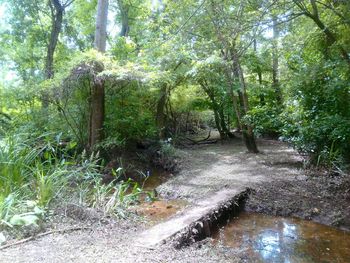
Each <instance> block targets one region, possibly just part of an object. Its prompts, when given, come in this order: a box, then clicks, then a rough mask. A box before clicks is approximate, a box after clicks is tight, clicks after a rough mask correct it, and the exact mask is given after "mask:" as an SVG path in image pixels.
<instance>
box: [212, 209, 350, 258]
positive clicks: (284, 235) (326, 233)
mask: <svg viewBox="0 0 350 263" xmlns="http://www.w3.org/2000/svg"><path fill="white" fill-rule="evenodd" d="M213 238H214V242H216V243H217V242H221V243H222V244H223V245H225V246H228V247H231V248H234V249H235V250H236V251H237V252H238V253H239V254H240V255H241V257H242V258H243V259H245V260H247V261H246V262H269V263H270V262H282V263H294V262H296V263H303V262H342V263H343V262H344V263H348V262H350V232H345V231H341V230H338V229H335V228H332V227H329V226H325V225H321V224H318V223H314V222H311V221H306V220H301V219H295V218H283V217H273V216H267V215H263V214H258V213H245V212H243V213H241V214H240V215H239V217H238V218H235V219H234V220H232V221H231V222H230V223H229V224H228V225H226V226H225V227H224V228H223V229H221V230H220V231H218V232H216V233H215V234H214V236H213Z"/></svg>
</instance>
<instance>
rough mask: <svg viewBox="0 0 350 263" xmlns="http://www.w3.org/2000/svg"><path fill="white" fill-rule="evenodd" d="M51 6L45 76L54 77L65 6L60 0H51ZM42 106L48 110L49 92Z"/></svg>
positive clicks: (45, 95)
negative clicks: (54, 63) (55, 58)
mask: <svg viewBox="0 0 350 263" xmlns="http://www.w3.org/2000/svg"><path fill="white" fill-rule="evenodd" d="M49 6H50V10H51V33H50V40H49V44H48V46H47V53H46V59H45V78H46V79H52V78H53V77H54V67H53V62H54V54H55V50H56V46H57V43H58V37H59V35H60V33H61V30H62V22H63V12H64V8H65V7H64V6H63V5H62V4H61V3H60V1H59V0H50V1H49ZM41 101H42V108H43V109H44V110H45V111H46V110H47V108H48V107H49V101H50V98H49V94H48V93H47V92H46V91H44V92H43V94H42V96H41Z"/></svg>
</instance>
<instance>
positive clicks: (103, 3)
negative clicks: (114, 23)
mask: <svg viewBox="0 0 350 263" xmlns="http://www.w3.org/2000/svg"><path fill="white" fill-rule="evenodd" d="M107 18H108V0H98V3H97V17H96V30H95V43H94V46H95V49H96V50H98V51H100V52H102V53H104V52H105V51H106V39H107Z"/></svg>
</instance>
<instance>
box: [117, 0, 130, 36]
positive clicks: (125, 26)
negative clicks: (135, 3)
mask: <svg viewBox="0 0 350 263" xmlns="http://www.w3.org/2000/svg"><path fill="white" fill-rule="evenodd" d="M118 7H119V11H120V16H121V22H122V27H121V29H120V33H119V36H121V37H127V36H128V35H129V31H130V26H129V6H127V5H125V4H124V3H123V0H118Z"/></svg>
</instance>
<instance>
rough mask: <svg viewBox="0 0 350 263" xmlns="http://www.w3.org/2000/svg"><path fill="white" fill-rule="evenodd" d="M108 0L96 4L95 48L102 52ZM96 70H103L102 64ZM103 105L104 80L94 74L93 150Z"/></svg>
mask: <svg viewBox="0 0 350 263" xmlns="http://www.w3.org/2000/svg"><path fill="white" fill-rule="evenodd" d="M107 17H108V0H99V1H98V4H97V16H96V30H95V42H94V43H95V44H94V46H95V49H96V50H98V51H99V52H102V53H104V52H105V51H106V40H107ZM99 67H100V69H99V70H98V71H100V72H102V71H103V65H100V66H99ZM104 107H105V87H104V80H103V79H102V78H99V77H98V76H95V79H94V80H93V85H92V87H91V102H90V118H89V135H88V136H89V138H88V148H89V149H90V150H93V149H94V147H95V146H96V144H97V143H99V142H100V141H101V140H102V138H103V122H104V111H105V109H104Z"/></svg>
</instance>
